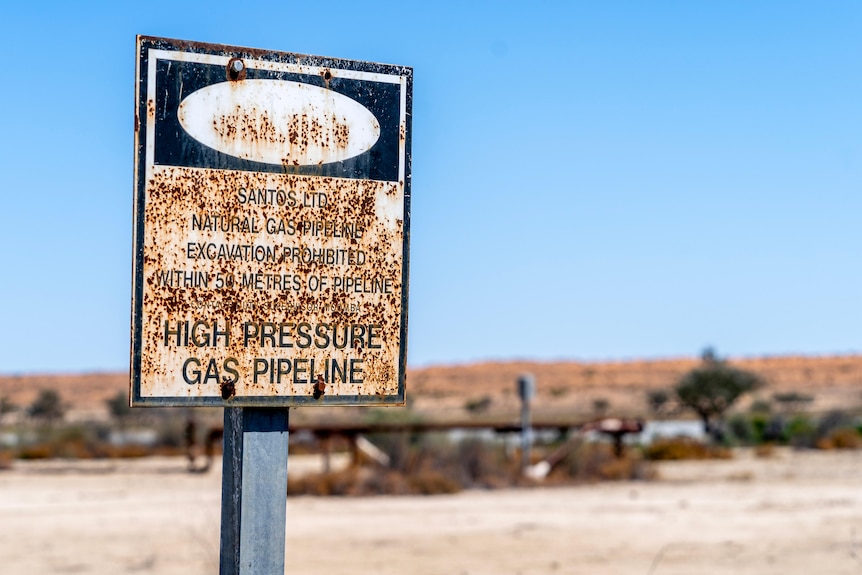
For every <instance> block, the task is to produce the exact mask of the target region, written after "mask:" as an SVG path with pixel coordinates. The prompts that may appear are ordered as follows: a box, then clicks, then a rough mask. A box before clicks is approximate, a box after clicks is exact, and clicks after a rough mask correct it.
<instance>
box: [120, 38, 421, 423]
mask: <svg viewBox="0 0 862 575" xmlns="http://www.w3.org/2000/svg"><path fill="white" fill-rule="evenodd" d="M412 86H413V71H412V69H411V68H409V67H404V66H392V65H383V64H374V63H369V62H358V61H351V60H341V59H334V58H322V57H316V56H303V55H298V54H290V53H281V52H271V51H266V50H256V49H249V48H236V47H228V46H218V45H212V44H201V43H193V42H184V41H178V40H168V39H164V38H152V37H143V36H139V37H138V40H137V70H136V105H137V108H136V112H135V146H136V161H135V182H136V187H135V192H134V277H133V297H132V353H131V355H132V357H131V363H132V371H131V373H132V375H131V389H132V393H131V398H132V399H131V402H132V404H133V405H176V406H204V405H215V406H237V407H239V406H295V405H325V404H330V405H332V404H336V405H381V404H389V405H400V404H403V403H404V398H405V393H404V379H405V368H406V336H407V291H408V290H407V287H408V285H407V284H408V282H407V280H408V245H409V238H410V127H411V104H412Z"/></svg>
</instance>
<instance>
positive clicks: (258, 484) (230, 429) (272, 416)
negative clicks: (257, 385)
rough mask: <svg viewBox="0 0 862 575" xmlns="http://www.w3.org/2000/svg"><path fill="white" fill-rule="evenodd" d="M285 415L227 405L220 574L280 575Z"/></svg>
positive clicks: (283, 411) (284, 517) (284, 516)
mask: <svg viewBox="0 0 862 575" xmlns="http://www.w3.org/2000/svg"><path fill="white" fill-rule="evenodd" d="M288 435H289V433H288V411H287V409H274V408H249V407H245V408H243V407H227V408H225V410H224V454H223V455H222V458H223V459H222V494H221V501H222V503H221V553H220V562H219V573H220V575H284V537H285V523H286V520H287V511H286V509H287V440H288Z"/></svg>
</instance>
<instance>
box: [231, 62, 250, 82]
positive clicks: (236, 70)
mask: <svg viewBox="0 0 862 575" xmlns="http://www.w3.org/2000/svg"><path fill="white" fill-rule="evenodd" d="M247 75H248V73H247V68H246V67H245V62H243V61H242V59H241V58H231V59H230V61H229V62H228V63H227V79H228V80H230V81H231V82H241V81H243V80H245V78H246V76H247Z"/></svg>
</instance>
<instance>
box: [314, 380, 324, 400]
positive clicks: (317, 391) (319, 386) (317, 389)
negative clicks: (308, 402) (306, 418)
mask: <svg viewBox="0 0 862 575" xmlns="http://www.w3.org/2000/svg"><path fill="white" fill-rule="evenodd" d="M313 389H314V399H320V398H321V397H323V396H324V395H325V394H326V383H325V382H324V381H323V376H322V375H318V376H317V383H315V384H314V388H313Z"/></svg>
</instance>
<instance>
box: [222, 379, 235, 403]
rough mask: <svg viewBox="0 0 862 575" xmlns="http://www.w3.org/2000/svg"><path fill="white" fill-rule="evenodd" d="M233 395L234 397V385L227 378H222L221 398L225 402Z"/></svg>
mask: <svg viewBox="0 0 862 575" xmlns="http://www.w3.org/2000/svg"><path fill="white" fill-rule="evenodd" d="M234 395H236V385H235V384H234V382H232V381H230V380H229V379H228V378H224V379H223V380H222V382H221V398H222V399H225V400H227V399H230V398H231V397H233V396H234Z"/></svg>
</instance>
